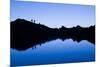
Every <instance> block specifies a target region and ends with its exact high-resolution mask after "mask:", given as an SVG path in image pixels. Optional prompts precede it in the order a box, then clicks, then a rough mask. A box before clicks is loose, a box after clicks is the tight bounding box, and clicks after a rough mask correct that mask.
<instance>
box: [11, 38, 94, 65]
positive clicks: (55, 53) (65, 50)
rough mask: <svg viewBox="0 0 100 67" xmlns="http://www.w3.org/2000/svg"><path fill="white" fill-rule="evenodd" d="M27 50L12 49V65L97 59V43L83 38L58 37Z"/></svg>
mask: <svg viewBox="0 0 100 67" xmlns="http://www.w3.org/2000/svg"><path fill="white" fill-rule="evenodd" d="M34 48H35V47H33V48H29V49H27V50H26V51H18V50H16V49H11V65H12V66H25V65H40V64H54V63H71V62H84V61H87V62H88V61H94V60H95V45H94V44H93V43H90V42H88V41H87V40H82V41H81V42H77V41H73V40H72V39H66V40H64V41H62V40H60V39H56V40H53V41H50V42H46V43H44V44H42V45H37V46H36V48H37V49H35V50H34Z"/></svg>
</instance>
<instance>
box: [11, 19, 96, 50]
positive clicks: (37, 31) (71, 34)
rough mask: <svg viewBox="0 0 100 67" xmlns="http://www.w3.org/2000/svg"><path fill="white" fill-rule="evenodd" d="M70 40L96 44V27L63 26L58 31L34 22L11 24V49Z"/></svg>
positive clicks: (25, 21)
mask: <svg viewBox="0 0 100 67" xmlns="http://www.w3.org/2000/svg"><path fill="white" fill-rule="evenodd" d="M69 38H71V39H73V40H74V41H77V42H80V41H81V40H88V41H89V42H91V43H93V44H95V26H90V27H87V28H83V27H80V26H76V27H72V28H66V27H64V26H62V27H61V28H59V29H58V28H49V27H47V26H45V25H42V24H40V23H39V24H36V23H35V21H34V22H33V20H32V21H27V20H24V19H16V20H15V21H12V22H11V48H13V49H17V50H26V49H28V48H31V47H36V45H41V44H43V43H45V42H48V41H51V40H55V39H62V40H65V39H69Z"/></svg>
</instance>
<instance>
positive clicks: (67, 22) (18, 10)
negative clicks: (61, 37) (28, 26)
mask: <svg viewBox="0 0 100 67" xmlns="http://www.w3.org/2000/svg"><path fill="white" fill-rule="evenodd" d="M17 18H21V19H26V20H29V21H30V20H31V19H33V20H34V19H35V20H36V23H41V24H44V25H46V26H48V27H51V28H59V27H61V26H65V27H73V26H77V25H80V26H82V27H88V26H91V25H95V6H93V5H76V4H58V3H43V2H23V1H15V0H11V21H14V20H16V19H17Z"/></svg>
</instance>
